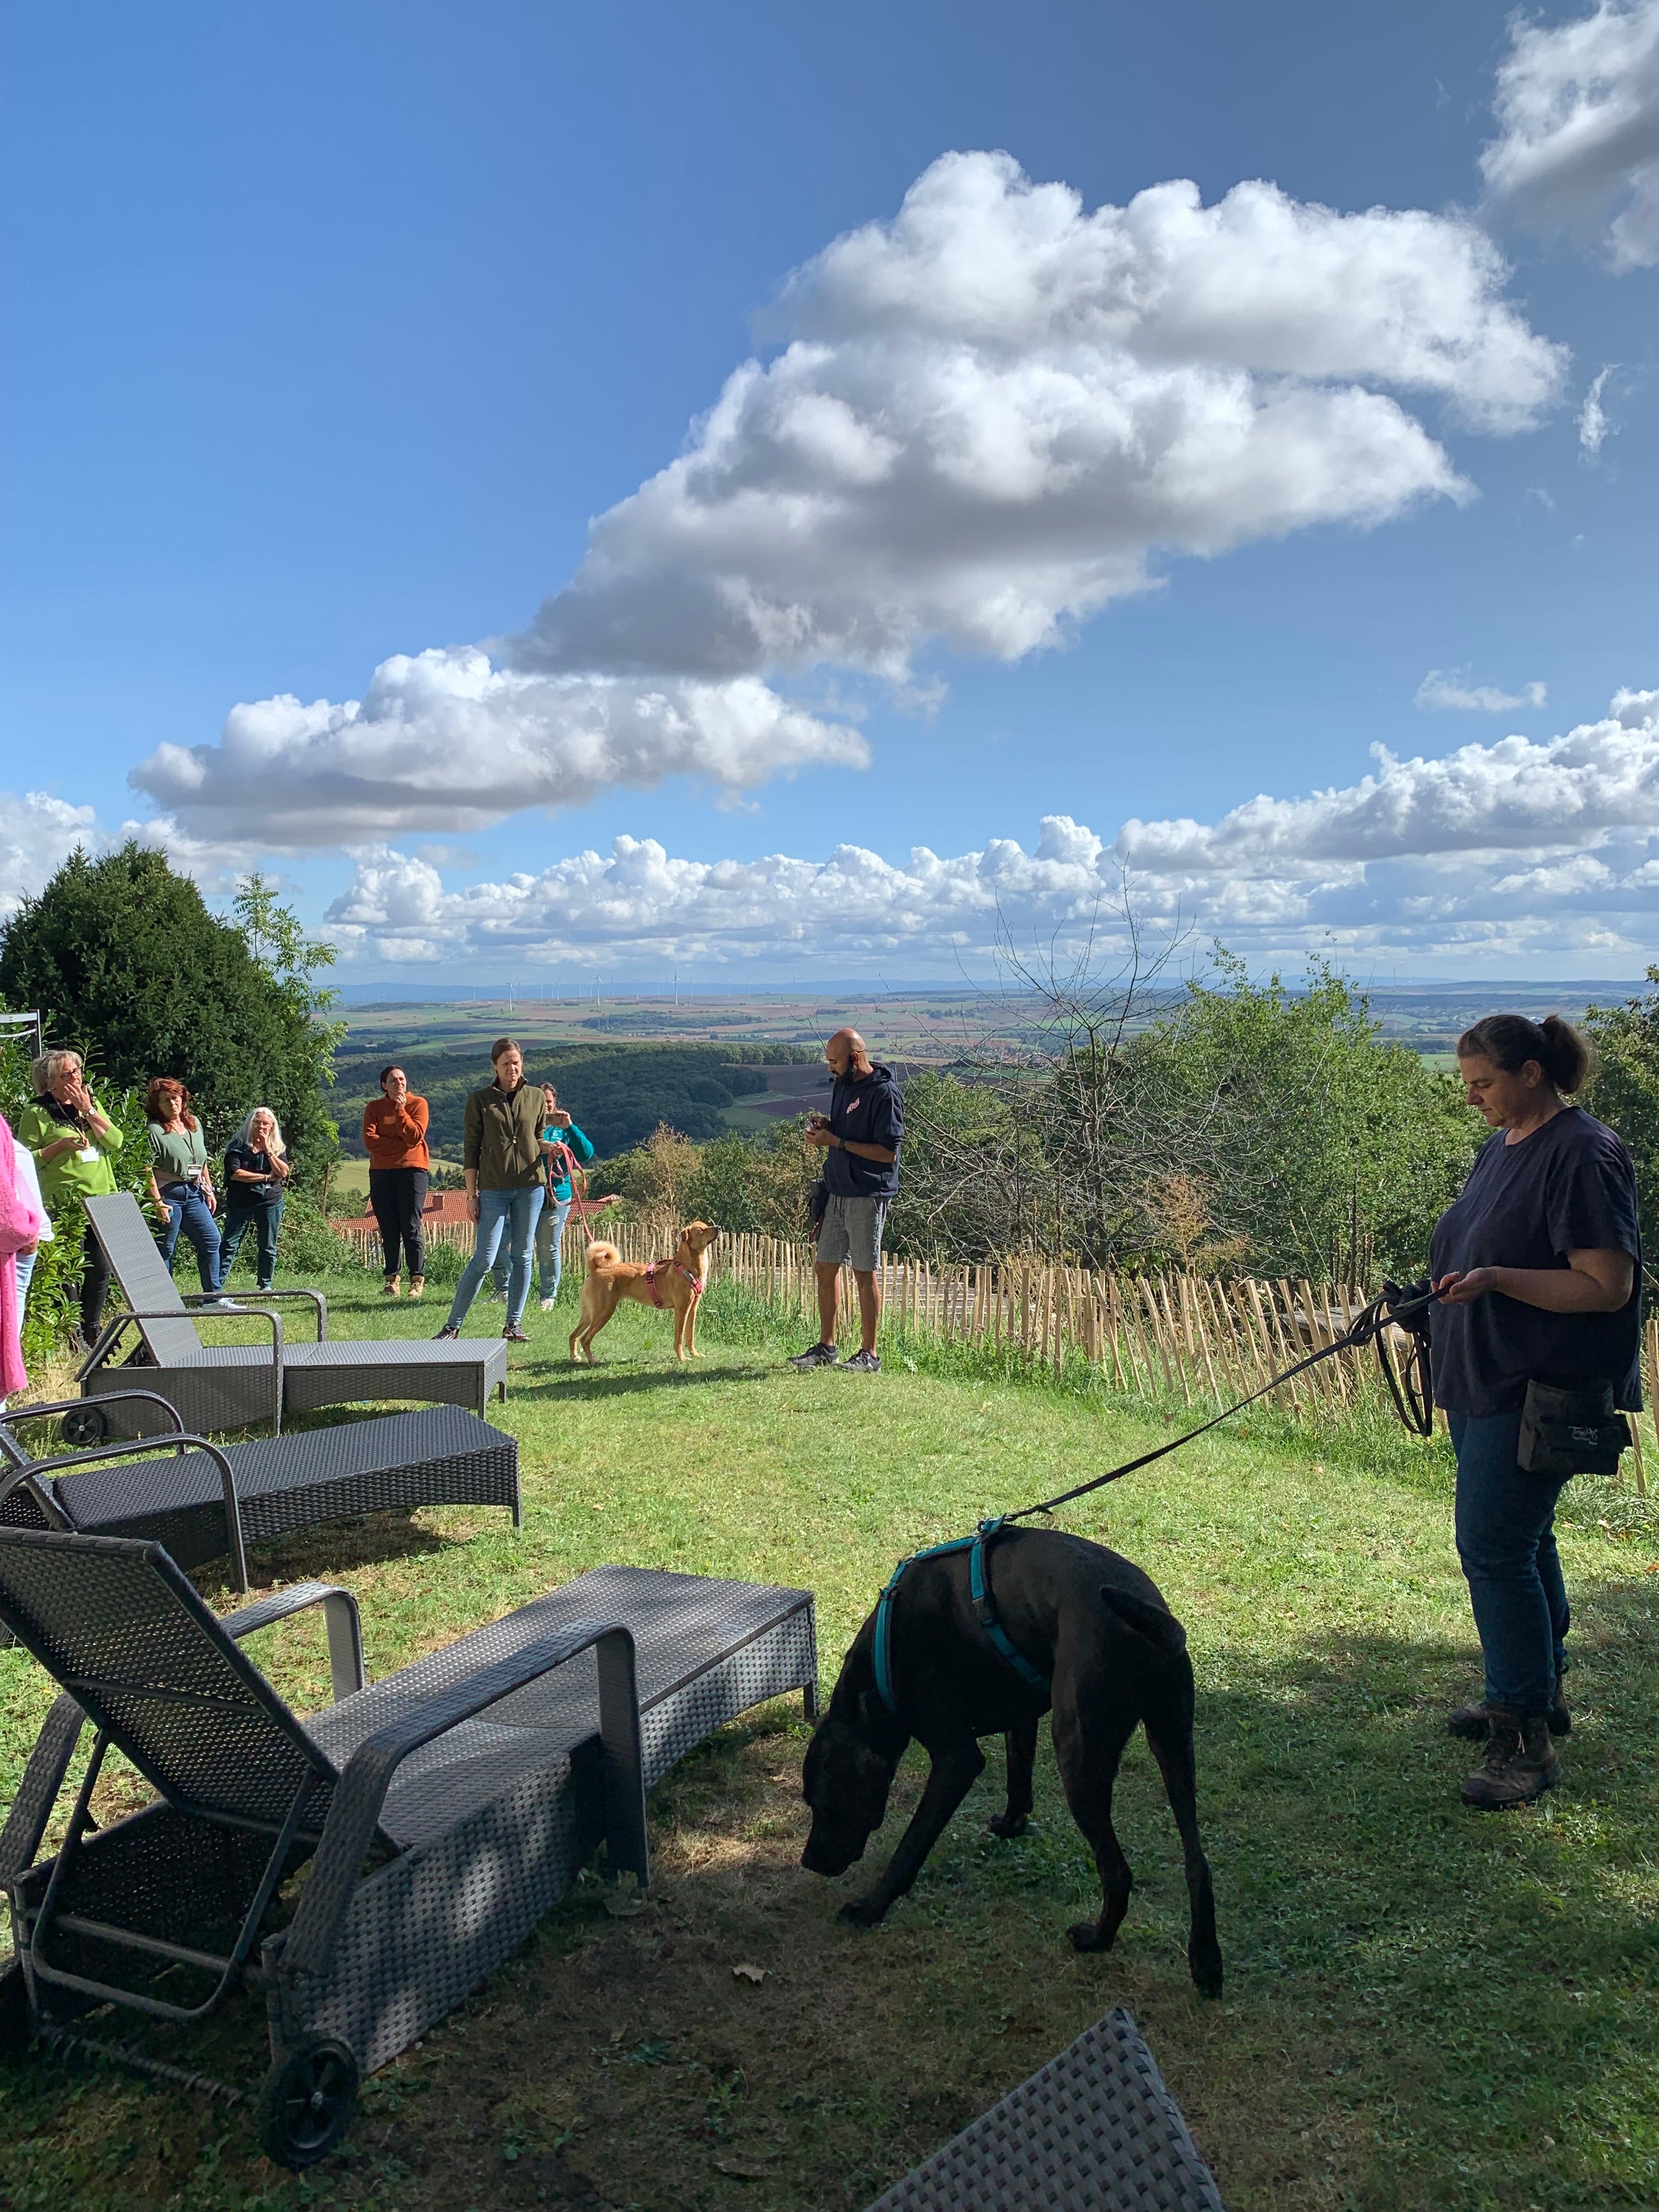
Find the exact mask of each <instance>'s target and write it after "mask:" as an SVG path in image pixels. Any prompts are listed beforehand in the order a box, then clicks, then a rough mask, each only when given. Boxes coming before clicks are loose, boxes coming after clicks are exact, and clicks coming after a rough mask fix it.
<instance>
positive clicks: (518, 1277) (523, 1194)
mask: <svg viewBox="0 0 1659 2212" xmlns="http://www.w3.org/2000/svg"><path fill="white" fill-rule="evenodd" d="M543 1197H544V1191H543V1189H542V1186H541V1185H540V1183H538V1182H535V1183H532V1184H531V1186H530V1188H529V1189H528V1190H481V1191H480V1192H479V1193H478V1241H477V1243H476V1244H475V1245H474V1246H473V1248H472V1257H471V1259H470V1260H469V1261H467V1263H466V1265H465V1267H464V1268H463V1269H462V1270H461V1279H460V1281H459V1283H457V1284H456V1285H455V1298H454V1303H453V1304H452V1305H451V1307H450V1309H449V1319H448V1321H447V1322H446V1323H445V1324H444V1325H445V1327H446V1328H459V1327H460V1325H461V1323H462V1322H464V1321H465V1319H466V1316H467V1310H468V1309H469V1308H470V1307H471V1304H472V1301H473V1299H474V1298H476V1297H477V1295H478V1292H479V1291H481V1290H482V1289H483V1279H484V1277H485V1276H486V1275H487V1274H488V1273H489V1270H490V1268H491V1267H492V1266H493V1265H494V1264H495V1250H496V1247H497V1246H498V1245H499V1244H500V1243H501V1231H502V1230H503V1229H505V1230H506V1231H507V1234H508V1236H509V1237H510V1239H511V1243H510V1244H509V1247H508V1249H509V1250H510V1252H511V1255H512V1273H511V1274H510V1275H509V1276H508V1278H507V1327H508V1328H517V1327H518V1326H519V1322H520V1318H521V1317H522V1316H523V1313H524V1302H525V1300H526V1298H527V1297H529V1296H530V1245H531V1240H532V1237H534V1236H535V1233H536V1220H537V1217H538V1214H539V1213H540V1212H541V1210H542V1199H543Z"/></svg>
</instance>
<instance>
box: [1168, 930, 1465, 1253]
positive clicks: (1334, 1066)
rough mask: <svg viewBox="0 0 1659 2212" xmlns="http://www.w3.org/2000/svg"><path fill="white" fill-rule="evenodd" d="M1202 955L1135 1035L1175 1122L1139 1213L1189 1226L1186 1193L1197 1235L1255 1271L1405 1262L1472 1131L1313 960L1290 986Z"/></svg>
mask: <svg viewBox="0 0 1659 2212" xmlns="http://www.w3.org/2000/svg"><path fill="white" fill-rule="evenodd" d="M1215 964H1216V967H1217V969H1218V982H1217V983H1214V984H1212V983H1207V982H1196V981H1195V982H1192V983H1189V984H1188V991H1187V1001H1186V1004H1185V1005H1184V1006H1182V1008H1181V1009H1180V1011H1179V1012H1178V1013H1176V1015H1175V1016H1173V1017H1172V1018H1170V1019H1168V1020H1166V1021H1164V1022H1161V1023H1158V1024H1155V1025H1154V1026H1153V1027H1152V1029H1151V1030H1148V1031H1147V1032H1146V1034H1145V1035H1144V1036H1142V1037H1140V1038H1139V1039H1137V1040H1136V1042H1135V1046H1134V1051H1135V1053H1136V1054H1137V1056H1138V1057H1139V1058H1140V1059H1141V1060H1142V1061H1143V1064H1144V1073H1145V1074H1146V1077H1147V1078H1148V1079H1149V1084H1150V1087H1152V1088H1153V1089H1157V1090H1160V1091H1163V1092H1164V1094H1165V1096H1166V1097H1167V1098H1168V1100H1169V1101H1170V1103H1173V1104H1174V1105H1175V1107H1176V1116H1175V1120H1176V1125H1177V1127H1178V1129H1179V1132H1180V1142H1179V1149H1178V1152H1176V1155H1175V1156H1173V1157H1172V1158H1170V1161H1169V1163H1168V1165H1167V1168H1166V1169H1165V1170H1164V1176H1163V1177H1162V1178H1160V1179H1159V1180H1158V1181H1156V1182H1154V1183H1153V1184H1152V1187H1150V1188H1149V1189H1148V1192H1147V1204H1148V1218H1149V1222H1156V1221H1157V1220H1158V1218H1159V1216H1160V1215H1164V1216H1165V1217H1167V1216H1168V1214H1169V1212H1170V1207H1171V1206H1173V1207H1174V1209H1175V1211H1176V1212H1179V1213H1180V1214H1181V1216H1182V1219H1183V1221H1184V1222H1185V1223H1186V1224H1187V1225H1188V1226H1190V1224H1191V1220H1192V1216H1193V1210H1194V1194H1201V1202H1202V1205H1203V1207H1204V1210H1205V1212H1206V1214H1207V1229H1208V1231H1209V1233H1210V1234H1211V1235H1212V1237H1214V1238H1215V1239H1216V1240H1217V1241H1218V1243H1221V1244H1222V1245H1224V1246H1225V1247H1227V1248H1228V1249H1229V1250H1230V1253H1233V1254H1236V1255H1237V1264H1240V1265H1242V1266H1243V1267H1246V1268H1249V1269H1250V1270H1253V1271H1255V1272H1256V1273H1263V1274H1272V1275H1278V1274H1293V1275H1299V1274H1328V1273H1338V1274H1340V1275H1344V1276H1352V1277H1353V1278H1355V1279H1366V1278H1368V1277H1370V1275H1372V1274H1374V1273H1377V1272H1379V1271H1392V1272H1396V1273H1419V1272H1420V1271H1421V1270H1422V1268H1423V1267H1425V1264H1426V1262H1427V1258H1428V1243H1429V1232H1430V1231H1431V1229H1432V1227H1433V1225H1434V1223H1435V1220H1436V1219H1437V1217H1438V1216H1439V1214H1440V1213H1441V1212H1443V1211H1444V1209H1445V1208H1446V1206H1449V1204H1450V1203H1451V1200H1453V1199H1454V1198H1455V1196H1456V1194H1457V1192H1458V1190H1459V1189H1460V1188H1462V1182H1463V1179H1464V1177H1465V1176H1466V1175H1467V1174H1468V1168H1469V1164H1470V1161H1471V1160H1472V1158H1473V1157H1474V1148H1475V1146H1476V1145H1477V1143H1478V1142H1479V1141H1480V1137H1481V1135H1482V1133H1483V1132H1482V1129H1481V1126H1480V1123H1479V1121H1477V1119H1476V1117H1475V1116H1474V1114H1472V1113H1471V1112H1470V1111H1469V1109H1468V1108H1467V1107H1466V1106H1465V1105H1464V1104H1463V1103H1462V1094H1461V1092H1460V1091H1459V1089H1458V1086H1457V1085H1456V1084H1455V1082H1452V1081H1451V1080H1450V1079H1448V1078H1446V1077H1444V1076H1437V1075H1436V1074H1435V1073H1433V1072H1432V1070H1431V1069H1430V1068H1429V1067H1427V1066H1425V1063H1424V1061H1423V1060H1422V1059H1421V1058H1420V1056H1419V1054H1417V1053H1415V1052H1413V1051H1412V1050H1411V1049H1410V1048H1408V1047H1407V1046H1405V1045H1399V1044H1389V1043H1386V1042H1384V1041H1383V1037H1382V1036H1381V1034H1380V1032H1379V1027H1378V1024H1376V1022H1375V1021H1373V1020H1372V1018H1371V1015H1370V1006H1369V1003H1368V1001H1367V1000H1366V999H1365V997H1364V994H1362V993H1358V992H1356V991H1355V990H1354V988H1353V987H1352V984H1351V983H1350V982H1349V981H1348V980H1347V979H1346V977H1345V976H1343V975H1340V974H1339V973H1338V971H1337V970H1336V969H1334V967H1333V966H1332V965H1331V964H1330V963H1329V962H1328V961H1325V960H1321V959H1317V958H1316V959H1314V960H1312V961H1310V963H1309V974H1308V977H1307V981H1306V984H1305V986H1304V988H1303V989H1301V990H1299V991H1297V990H1292V989H1291V988H1289V987H1287V986H1286V985H1285V983H1284V982H1283V981H1281V979H1280V978H1279V976H1278V975H1273V976H1272V977H1270V978H1269V979H1268V981H1267V982H1266V983H1260V984H1258V983H1252V982H1251V981H1250V980H1249V975H1248V974H1247V972H1246V970H1245V968H1244V963H1243V961H1242V960H1239V959H1237V957H1234V956H1233V955H1231V954H1230V953H1228V952H1227V951H1225V949H1223V948H1222V947H1219V946H1218V947H1217V948H1216V951H1215ZM1170 1176H1174V1177H1176V1179H1177V1182H1179V1184H1180V1185H1181V1188H1179V1189H1176V1188H1175V1186H1174V1185H1172V1184H1171V1183H1170V1181H1169V1178H1170ZM1166 1237H1170V1238H1171V1241H1175V1242H1177V1243H1179V1242H1180V1241H1182V1239H1181V1238H1180V1237H1173V1236H1172V1232H1170V1231H1168V1230H1167V1229H1166Z"/></svg>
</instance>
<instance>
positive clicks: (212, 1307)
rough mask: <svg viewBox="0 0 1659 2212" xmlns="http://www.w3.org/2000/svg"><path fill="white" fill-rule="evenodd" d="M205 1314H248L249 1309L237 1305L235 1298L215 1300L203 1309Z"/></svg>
mask: <svg viewBox="0 0 1659 2212" xmlns="http://www.w3.org/2000/svg"><path fill="white" fill-rule="evenodd" d="M202 1311H203V1312H204V1313H246V1311H247V1308H246V1306H240V1305H238V1304H237V1303H236V1301H235V1299H234V1298H215V1299H214V1300H213V1301H212V1303H211V1304H209V1305H204V1307H203V1308H202Z"/></svg>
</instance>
